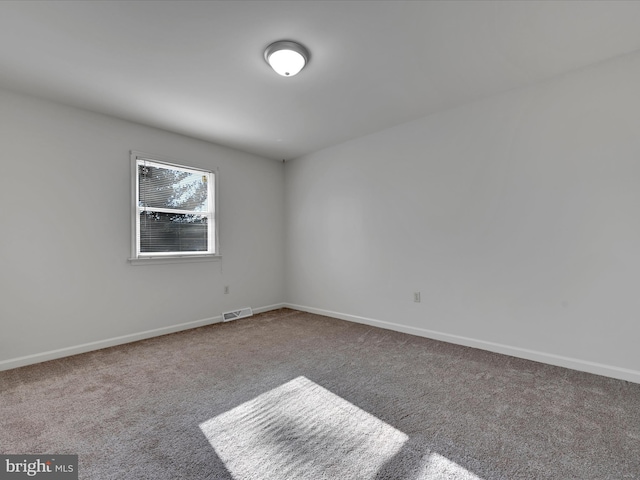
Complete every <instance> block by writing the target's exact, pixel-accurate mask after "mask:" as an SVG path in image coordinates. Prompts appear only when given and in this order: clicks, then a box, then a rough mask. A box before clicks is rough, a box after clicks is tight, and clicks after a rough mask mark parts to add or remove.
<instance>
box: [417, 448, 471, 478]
mask: <svg viewBox="0 0 640 480" xmlns="http://www.w3.org/2000/svg"><path fill="white" fill-rule="evenodd" d="M415 480H482V479H481V478H480V477H478V476H477V475H475V474H473V473H471V472H470V471H469V470H467V469H466V468H464V467H461V466H460V465H458V464H457V463H456V462H454V461H452V460H449V459H448V458H447V457H443V456H442V455H440V454H439V453H435V452H433V453H430V454H429V455H427V456H426V457H425V462H424V468H423V470H422V472H421V475H419V476H418V477H417V478H416V479H415Z"/></svg>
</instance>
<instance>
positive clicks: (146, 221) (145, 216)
mask: <svg viewBox="0 0 640 480" xmlns="http://www.w3.org/2000/svg"><path fill="white" fill-rule="evenodd" d="M207 240H208V239H207V217H204V216H202V215H179V214H174V213H159V212H148V211H147V212H141V213H140V252H141V253H153V252H206V251H207V245H208V242H207Z"/></svg>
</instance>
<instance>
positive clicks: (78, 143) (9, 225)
mask: <svg viewBox="0 0 640 480" xmlns="http://www.w3.org/2000/svg"><path fill="white" fill-rule="evenodd" d="M132 149H133V150H140V151H144V152H149V153H155V154H158V155H164V156H167V157H172V158H175V159H177V160H179V161H181V162H183V163H185V164H188V165H193V166H199V167H204V168H215V167H219V171H220V180H221V181H220V213H221V219H220V220H221V222H220V223H221V230H220V244H221V252H222V255H223V259H222V260H221V261H220V262H209V263H187V264H171V265H145V266H132V265H130V264H129V263H128V262H127V258H128V257H129V256H130V253H131V252H130V234H131V233H130V225H131V220H130V202H131V193H130V184H131V180H130V160H129V151H130V150H132ZM0 172H1V173H0V205H1V208H0V229H1V230H0V297H1V299H0V369H3V368H11V367H15V366H19V365H22V364H26V363H33V362H36V361H40V360H46V359H48V358H53V357H56V356H64V355H68V354H71V353H76V352H78V351H83V350H89V349H91V348H97V347H101V346H105V345H107V344H111V343H119V342H124V341H130V340H135V339H137V338H139V337H141V336H148V335H150V334H157V333H164V332H168V331H171V330H173V329H175V328H180V327H175V328H174V326H175V325H178V324H183V323H189V322H194V323H189V325H190V326H195V325H199V324H200V323H210V322H211V321H214V320H216V319H217V318H216V317H218V316H219V315H220V314H221V312H223V311H226V310H229V309H233V308H236V307H243V306H251V307H254V308H261V307H269V306H271V305H275V304H278V303H280V302H282V299H283V295H284V293H283V288H284V266H283V265H284V248H283V242H284V234H283V229H284V213H283V212H284V204H283V202H284V194H283V190H284V175H283V166H282V164H281V163H278V162H275V161H271V160H267V159H263V158H259V157H255V156H253V155H249V154H244V153H241V152H238V151H234V150H230V149H227V148H223V147H218V146H215V145H212V144H209V143H206V142H202V141H198V140H194V139H190V138H187V137H183V136H180V135H176V134H172V133H168V132H165V131H161V130H157V129H153V128H149V127H145V126H141V125H137V124H134V123H129V122H125V121H122V120H118V119H114V118H110V117H107V116H102V115H98V114H94V113H90V112H86V111H82V110H78V109H74V108H71V107H66V106H62V105H58V104H54V103H49V102H46V101H42V100H39V99H36V98H32V97H27V96H21V95H17V94H13V93H10V92H7V91H0ZM224 285H229V286H230V287H231V292H230V293H229V294H228V295H224V294H223V286H224ZM149 331H151V332H149ZM141 332H147V333H142V334H141ZM140 334H141V335H140ZM116 337H124V338H116ZM114 338H116V340H113V339H114ZM92 342H97V343H95V344H94V343H92ZM86 344H89V345H86ZM25 357H26V358H25Z"/></svg>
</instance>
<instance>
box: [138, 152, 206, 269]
mask: <svg viewBox="0 0 640 480" xmlns="http://www.w3.org/2000/svg"><path fill="white" fill-rule="evenodd" d="M131 163H132V180H133V187H134V188H133V190H134V192H133V198H134V200H133V203H134V208H133V219H132V225H133V232H134V238H133V242H132V258H131V260H132V261H136V260H141V261H148V260H158V259H162V260H171V259H185V258H187V259H188V258H191V259H193V260H196V259H206V258H215V257H217V256H218V245H217V232H216V218H215V206H216V205H215V203H216V202H215V198H216V197H215V192H216V174H215V173H214V172H212V171H208V170H201V169H198V168H193V167H186V166H182V165H177V164H174V163H169V162H167V161H165V160H160V159H159V158H158V157H156V156H152V155H147V154H143V153H140V152H131Z"/></svg>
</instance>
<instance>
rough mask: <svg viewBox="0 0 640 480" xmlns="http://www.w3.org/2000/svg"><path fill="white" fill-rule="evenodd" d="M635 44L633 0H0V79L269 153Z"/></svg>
mask: <svg viewBox="0 0 640 480" xmlns="http://www.w3.org/2000/svg"><path fill="white" fill-rule="evenodd" d="M281 39H291V40H296V41H299V42H301V43H303V44H304V45H305V46H306V47H307V48H308V49H309V50H310V51H311V61H310V63H309V65H308V66H307V68H305V69H304V70H303V71H302V72H301V73H300V74H299V75H298V76H296V77H293V78H284V77H280V76H279V75H277V74H275V72H273V71H272V70H271V69H270V68H269V67H268V66H267V64H266V63H265V61H264V59H263V56H262V55H263V51H264V49H265V47H266V46H267V45H269V44H270V43H272V42H273V41H275V40H281ZM638 49H640V1H622V2H616V1H584V2H582V1H566V2H565V1H554V2H552V1H503V0H501V1H478V0H471V1H366V0H356V1H339V0H329V1H266V0H259V1H255V2H254V1H197V2H192V1H151V0H143V1H95V0H92V1H70V2H69V1H55V0H48V1H44V2H38V1H30V2H29V1H6V0H5V1H0V86H4V87H6V88H9V89H12V90H18V91H22V92H25V93H30V94H36V95H38V96H41V97H45V98H49V99H52V100H55V101H60V102H64V103H67V104H71V105H75V106H79V107H82V108H86V109H89V110H94V111H97V112H103V113H106V114H110V115H114V116H117V117H120V118H125V119H129V120H133V121H136V122H140V123H144V124H147V125H152V126H156V127H160V128H164V129H167V130H171V131H174V132H179V133H183V134H186V135H190V136H193V137H196V138H201V139H204V140H208V141H211V142H215V143H218V144H222V145H228V146H230V147H234V148H237V149H240V150H244V151H247V152H252V153H256V154H258V155H262V156H265V157H268V158H274V159H282V158H286V159H291V158H295V157H297V156H300V155H302V154H305V153H309V152H312V151H315V150H318V149H321V148H324V147H327V146H331V145H334V144H337V143H340V142H343V141H345V140H348V139H351V138H355V137H359V136H362V135H366V134H369V133H373V132H376V131H379V130H382V129H385V128H388V127H391V126H394V125H397V124H400V123H403V122H407V121H410V120H414V119H416V118H419V117H422V116H426V115H429V114H431V113H434V112H436V111H441V110H444V109H447V108H451V107H454V106H457V105H460V104H463V103H466V102H471V101H474V100H477V99H480V98H483V97H487V96H490V95H494V94H496V93H499V92H503V91H506V90H510V89H513V88H517V87H522V86H525V85H529V84H532V83H535V82H539V81H542V80H545V79H548V78H550V77H553V76H556V75H560V74H563V73H565V72H569V71H571V70H575V69H578V68H581V67H584V66H586V65H589V64H593V63H596V62H600V61H603V60H606V59H609V58H612V57H615V56H619V55H623V54H627V53H630V52H633V51H635V50H638Z"/></svg>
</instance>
